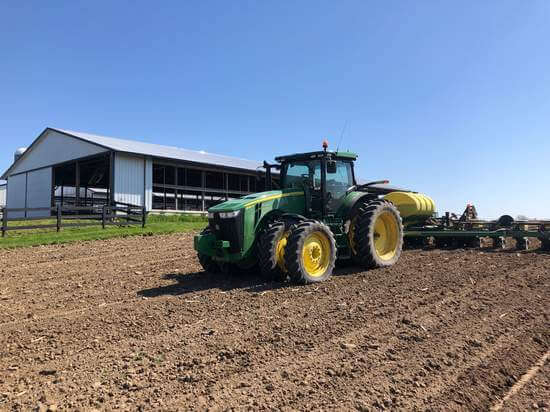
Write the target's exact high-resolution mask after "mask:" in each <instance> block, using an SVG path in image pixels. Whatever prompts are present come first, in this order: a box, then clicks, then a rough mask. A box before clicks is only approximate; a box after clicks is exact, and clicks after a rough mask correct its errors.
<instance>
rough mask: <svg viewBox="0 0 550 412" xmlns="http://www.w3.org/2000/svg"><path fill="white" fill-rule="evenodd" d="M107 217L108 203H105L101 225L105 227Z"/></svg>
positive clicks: (102, 209)
mask: <svg viewBox="0 0 550 412" xmlns="http://www.w3.org/2000/svg"><path fill="white" fill-rule="evenodd" d="M106 218H107V205H103V207H102V208H101V227H102V228H103V229H105V220H106Z"/></svg>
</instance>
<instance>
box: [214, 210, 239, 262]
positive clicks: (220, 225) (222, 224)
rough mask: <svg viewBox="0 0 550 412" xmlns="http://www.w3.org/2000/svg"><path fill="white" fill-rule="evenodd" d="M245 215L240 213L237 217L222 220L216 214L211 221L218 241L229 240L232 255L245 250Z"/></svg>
mask: <svg viewBox="0 0 550 412" xmlns="http://www.w3.org/2000/svg"><path fill="white" fill-rule="evenodd" d="M243 215H244V213H239V215H238V216H237V217H232V218H228V219H222V218H220V215H219V214H218V213H216V214H215V215H214V218H213V219H210V220H209V226H210V230H211V231H212V233H214V234H215V235H216V240H228V241H229V244H230V246H229V252H231V253H238V252H240V251H241V250H242V248H243V241H244V236H243Z"/></svg>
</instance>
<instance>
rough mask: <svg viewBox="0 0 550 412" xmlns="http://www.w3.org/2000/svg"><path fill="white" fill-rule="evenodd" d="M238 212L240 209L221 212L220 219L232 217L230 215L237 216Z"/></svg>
mask: <svg viewBox="0 0 550 412" xmlns="http://www.w3.org/2000/svg"><path fill="white" fill-rule="evenodd" d="M240 212H241V211H240V210H236V211H234V212H221V213H220V217H221V218H222V219H229V218H232V217H237V216H238V215H239V213H240Z"/></svg>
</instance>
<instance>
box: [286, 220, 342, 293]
mask: <svg viewBox="0 0 550 412" xmlns="http://www.w3.org/2000/svg"><path fill="white" fill-rule="evenodd" d="M284 259H285V266H286V268H287V270H288V273H289V275H290V277H291V279H292V280H293V281H294V282H298V283H316V282H322V281H324V280H326V279H328V278H329V277H330V276H331V275H332V271H333V270H334V265H335V263H336V241H335V240H334V235H333V234H332V232H331V230H330V228H329V227H328V226H327V225H325V224H324V223H321V222H317V221H311V220H309V221H305V222H303V223H300V224H298V225H296V226H294V227H293V229H292V231H291V232H290V235H289V237H288V240H287V245H286V248H285V253H284Z"/></svg>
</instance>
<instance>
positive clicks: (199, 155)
mask: <svg viewBox="0 0 550 412" xmlns="http://www.w3.org/2000/svg"><path fill="white" fill-rule="evenodd" d="M50 129H51V130H55V131H57V132H59V133H63V134H66V135H69V136H74V137H76V138H79V139H82V140H85V141H87V142H90V143H93V144H96V145H99V146H103V147H105V148H107V149H110V150H114V151H116V152H126V153H132V154H138V155H143V156H152V157H163V158H166V159H174V160H184V161H188V162H196V163H204V164H211V165H218V166H227V167H235V168H238V169H248V170H256V169H257V168H259V167H262V165H263V162H260V161H256V160H247V159H241V158H237V157H231V156H224V155H219V154H214V153H207V152H204V151H197V150H189V149H181V148H179V147H174V146H164V145H159V144H153V143H144V142H138V141H135V140H126V139H119V138H116V137H107V136H99V135H95V134H90V133H82V132H75V131H73V130H63V129H56V128H50Z"/></svg>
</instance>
